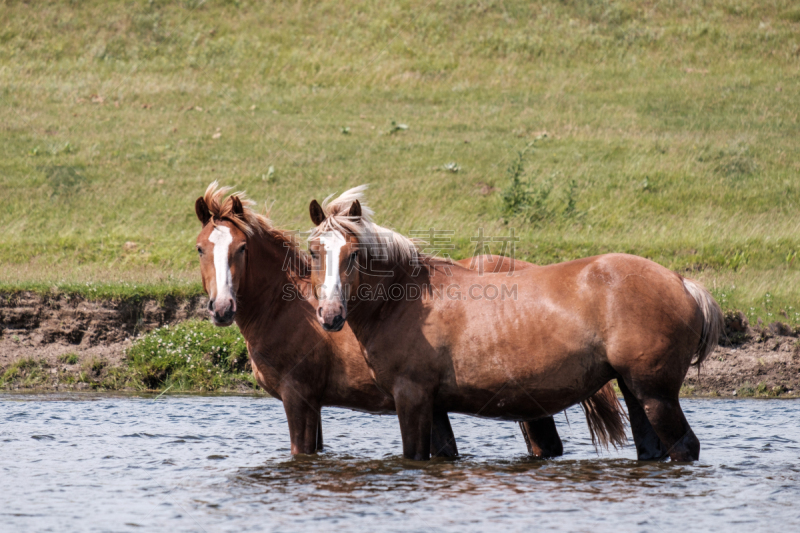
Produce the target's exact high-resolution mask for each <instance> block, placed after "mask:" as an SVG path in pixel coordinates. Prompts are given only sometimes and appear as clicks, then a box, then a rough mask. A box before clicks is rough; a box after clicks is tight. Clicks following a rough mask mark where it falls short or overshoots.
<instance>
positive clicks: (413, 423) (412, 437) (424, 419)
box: [392, 380, 433, 461]
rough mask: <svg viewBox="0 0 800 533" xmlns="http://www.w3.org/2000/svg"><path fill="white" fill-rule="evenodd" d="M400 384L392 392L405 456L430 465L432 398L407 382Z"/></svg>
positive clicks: (425, 391)
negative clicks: (428, 461)
mask: <svg viewBox="0 0 800 533" xmlns="http://www.w3.org/2000/svg"><path fill="white" fill-rule="evenodd" d="M398 381H399V383H397V384H396V385H395V386H394V389H393V391H392V392H393V396H394V404H395V409H396V410H397V418H398V420H399V421H400V434H401V435H402V438H403V456H405V457H406V459H413V460H415V461H427V460H428V459H430V457H431V428H432V426H433V395H432V394H431V393H429V392H428V391H427V390H425V389H424V388H423V387H421V386H419V385H416V384H414V383H412V382H410V381H408V380H398Z"/></svg>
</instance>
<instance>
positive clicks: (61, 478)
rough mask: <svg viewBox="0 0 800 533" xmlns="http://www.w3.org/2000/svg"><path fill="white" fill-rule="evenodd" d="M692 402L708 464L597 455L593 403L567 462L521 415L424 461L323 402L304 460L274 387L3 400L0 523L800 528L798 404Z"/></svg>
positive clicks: (389, 427)
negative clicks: (292, 442)
mask: <svg viewBox="0 0 800 533" xmlns="http://www.w3.org/2000/svg"><path fill="white" fill-rule="evenodd" d="M684 405H685V407H686V409H685V410H686V412H687V418H688V419H689V421H690V423H691V424H692V425H693V427H694V428H695V432H696V433H697V435H698V437H699V438H700V440H701V442H702V452H701V460H700V461H699V462H697V463H696V464H691V465H686V464H675V465H673V464H665V463H640V462H638V461H636V460H635V452H634V450H633V446H627V447H626V448H624V449H622V450H619V451H613V452H605V451H604V452H601V453H599V454H598V453H596V452H595V450H594V448H593V446H592V444H591V441H590V439H589V436H588V433H587V431H586V429H585V426H584V425H583V424H580V423H578V422H577V421H578V420H580V419H581V416H580V411H579V410H572V411H570V413H569V415H570V418H571V419H572V421H573V424H571V425H570V424H567V423H566V422H565V418H564V417H563V416H559V417H558V420H557V423H558V428H559V431H560V432H561V435H562V437H563V440H564V443H565V451H566V454H565V456H564V457H562V458H559V459H556V460H547V461H541V460H533V459H530V458H528V457H527V456H526V455H525V445H524V442H523V440H522V437H521V435H520V433H519V431H518V429H517V426H516V425H515V424H512V423H505V422H494V421H487V420H480V419H475V418H469V417H464V416H453V417H452V419H453V429H454V432H455V434H456V436H457V437H458V439H459V449H460V450H461V451H462V453H463V454H464V455H463V456H462V457H461V458H459V459H457V460H442V459H437V460H433V461H431V462H430V463H427V464H424V463H415V462H410V461H407V460H405V459H403V458H402V457H401V456H400V454H399V451H400V435H399V431H398V428H397V421H396V419H395V418H394V417H388V416H369V415H365V414H361V413H356V412H351V411H346V410H341V409H325V410H324V411H323V424H324V427H323V430H324V438H325V443H326V449H325V451H324V452H323V453H321V454H319V455H317V456H302V457H292V456H291V455H290V454H289V443H288V432H287V429H286V418H285V414H284V410H283V407H282V405H281V404H280V402H278V401H276V400H272V399H264V398H252V397H205V398H204V397H197V396H190V397H177V396H173V397H162V398H161V399H160V400H159V401H158V402H153V401H151V400H149V399H144V398H137V397H115V398H111V397H103V396H95V397H89V396H80V395H74V396H70V395H63V394H62V395H58V396H56V397H48V396H46V395H37V396H19V395H0V419H2V420H3V421H4V423H3V424H2V426H0V437H2V440H0V442H2V452H3V453H2V454H0V472H2V475H1V476H0V494H1V495H2V496H0V509H3V512H2V516H3V521H2V522H3V529H6V528H7V529H8V530H42V531H45V530H52V531H61V530H70V531H95V530H96V531H104V530H115V531H116V530H119V531H125V530H136V529H144V530H148V531H149V530H169V531H171V532H172V531H175V532H180V531H237V532H238V531H245V532H247V531H300V530H308V529H314V530H339V529H357V528H361V529H365V530H378V529H380V530H383V531H400V530H402V531H431V530H434V531H443V530H458V531H483V530H486V529H487V528H489V527H491V528H492V529H504V530H520V531H521V530H529V529H531V526H532V525H533V526H535V527H536V529H545V530H554V531H592V532H598V531H613V532H615V533H616V532H618V531H626V530H634V531H651V530H666V529H676V528H692V529H696V530H703V531H731V530H747V531H750V530H753V529H762V528H765V527H766V524H780V528H781V529H783V530H797V529H798V528H800V514H799V513H798V512H797V511H796V506H795V505H796V502H797V501H798V500H799V499H800V466H798V461H797V459H798V443H799V442H800V428H798V424H797V422H796V412H797V407H798V406H800V403H798V402H790V401H774V402H764V401H744V400H738V401H731V400H707V401H685V402H684ZM34 441H37V442H34Z"/></svg>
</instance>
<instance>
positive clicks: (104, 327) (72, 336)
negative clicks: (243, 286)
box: [0, 292, 206, 390]
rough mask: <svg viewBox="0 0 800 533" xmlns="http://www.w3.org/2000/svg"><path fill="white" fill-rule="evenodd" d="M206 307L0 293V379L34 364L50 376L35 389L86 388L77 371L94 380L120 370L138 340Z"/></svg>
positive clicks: (196, 302) (200, 301) (197, 302)
mask: <svg viewBox="0 0 800 533" xmlns="http://www.w3.org/2000/svg"><path fill="white" fill-rule="evenodd" d="M205 304H206V300H205V298H190V299H180V300H178V299H175V298H167V299H165V300H164V301H161V302H159V301H156V300H148V299H128V300H118V301H108V300H106V301H91V300H87V299H84V298H82V297H77V296H66V295H52V296H42V295H38V294H34V293H30V292H19V293H14V294H0V376H2V375H3V374H4V373H5V371H6V370H7V369H9V368H10V367H11V366H12V365H13V364H14V363H16V362H18V361H21V360H26V359H33V360H35V361H36V362H37V363H39V364H40V366H41V367H42V368H43V369H45V371H47V372H50V373H51V374H52V379H39V380H37V382H36V384H35V385H34V387H35V388H36V389H38V390H48V389H52V390H64V389H78V390H80V389H84V388H89V384H88V383H87V382H86V380H85V379H81V378H80V377H79V376H80V374H81V372H90V373H93V374H94V375H93V376H92V377H94V378H97V377H100V374H107V373H108V372H109V371H111V370H113V369H115V368H120V367H123V366H124V365H125V360H124V358H125V350H126V349H127V348H128V347H129V346H130V345H131V343H132V342H133V340H134V339H135V338H136V337H137V336H138V335H141V334H143V333H146V332H148V331H150V330H152V329H154V328H157V327H160V326H164V325H166V324H174V323H177V322H180V321H182V320H186V319H189V318H199V317H203V316H205V313H204V309H205ZM69 356H75V357H69ZM67 361H70V362H67ZM72 361H74V362H72Z"/></svg>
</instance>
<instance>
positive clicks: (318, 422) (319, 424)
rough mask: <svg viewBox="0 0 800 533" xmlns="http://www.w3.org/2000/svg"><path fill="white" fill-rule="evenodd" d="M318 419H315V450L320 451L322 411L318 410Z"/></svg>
mask: <svg viewBox="0 0 800 533" xmlns="http://www.w3.org/2000/svg"><path fill="white" fill-rule="evenodd" d="M319 415H320V416H319V419H318V420H317V449H316V450H314V451H315V452H321V451H322V412H321V411H320V414H319Z"/></svg>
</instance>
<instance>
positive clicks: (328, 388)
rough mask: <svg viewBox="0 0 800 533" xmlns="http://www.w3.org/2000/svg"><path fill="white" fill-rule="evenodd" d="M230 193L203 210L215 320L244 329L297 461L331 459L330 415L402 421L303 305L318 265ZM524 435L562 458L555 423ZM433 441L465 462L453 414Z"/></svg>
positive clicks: (348, 346) (205, 268)
mask: <svg viewBox="0 0 800 533" xmlns="http://www.w3.org/2000/svg"><path fill="white" fill-rule="evenodd" d="M230 190H231V189H230V188H229V187H222V188H220V187H219V186H218V184H217V183H216V182H214V183H212V184H211V185H210V186H209V187H208V189H207V190H206V192H205V194H204V195H203V196H201V197H200V198H198V199H197V201H196V203H195V212H196V214H197V217H198V219H199V220H200V222H201V223H202V230H201V231H200V234H199V235H198V237H197V244H196V247H197V251H198V254H199V259H200V269H201V276H202V280H203V288H204V290H205V292H206V293H207V294H208V295H209V302H208V311H209V314H210V316H211V319H212V321H213V322H214V324H216V325H218V326H229V325H231V324H232V323H233V322H236V324H237V325H238V326H239V329H240V330H241V332H242V335H243V336H244V338H245V340H246V341H247V349H248V352H249V354H250V361H251V365H252V368H253V374H254V375H255V378H256V381H257V382H258V384H259V385H260V386H261V387H262V388H263V389H264V390H266V391H267V392H268V393H269V394H271V395H272V396H274V397H276V398H278V399H279V400H282V402H283V405H284V409H285V410H286V418H287V420H288V423H289V436H290V440H291V451H292V453H293V454H298V453H305V454H310V453H314V452H316V451H318V450H321V449H322V421H321V416H320V410H321V408H322V406H336V407H345V408H350V409H356V410H360V411H366V412H370V413H393V412H394V411H395V407H394V400H393V399H392V397H391V396H389V395H387V394H386V393H384V392H383V391H381V390H380V389H379V388H378V387H377V386H376V385H375V383H374V381H373V379H372V377H371V375H370V372H369V369H368V368H367V365H366V363H365V361H364V358H363V356H362V355H361V350H360V348H359V346H358V343H357V341H356V339H355V337H354V336H353V334H352V333H351V332H350V331H349V328H346V327H345V329H344V331H343V332H342V333H338V334H336V335H335V336H332V335H330V334H329V333H327V332H325V331H324V330H323V328H322V327H321V326H320V324H319V323H318V322H317V320H316V318H315V304H314V305H312V303H310V302H309V301H307V299H306V298H304V297H303V296H304V295H307V294H309V293H310V292H311V291H310V282H309V259H308V256H307V254H305V253H304V252H303V251H302V250H300V249H299V247H298V245H297V242H296V240H295V239H294V238H293V234H292V233H290V232H287V231H283V230H280V229H278V228H276V227H275V226H274V225H273V223H272V222H271V221H270V220H269V218H267V217H266V216H263V215H259V214H257V213H256V212H255V211H253V210H252V208H251V206H252V205H253V203H254V202H252V201H250V200H248V199H247V198H246V197H245V196H244V195H243V194H242V193H234V194H232V195H229V196H227V197H226V195H227V194H228V193H229V192H230ZM468 261H471V263H472V265H471V266H472V267H474V268H480V269H484V268H485V269H486V270H490V271H495V272H504V271H507V270H509V269H511V268H514V266H515V265H514V262H513V261H510V260H509V259H507V258H500V257H494V256H481V257H476V258H473V259H472V260H468ZM465 264H466V262H465ZM526 265H527V264H525V263H523V262H520V263H519V264H518V265H517V266H516V268H523V267H524V266H526ZM608 394H609V391H604V392H603V393H602V394H600V393H599V394H598V399H597V401H596V403H597V404H598V405H604V404H605V403H607V402H608V400H607V398H606V397H607V396H608ZM611 394H613V391H612V392H611ZM521 425H522V430H523V435H524V436H525V440H526V443H527V444H528V448H529V450H530V453H531V454H532V455H536V456H540V457H552V456H555V455H560V454H561V451H562V445H561V440H560V439H559V437H558V433H557V431H556V428H555V424H554V423H553V420H552V418H550V419H549V420H548V419H545V420H537V421H535V422H530V423H528V422H525V423H522V424H521ZM430 438H431V442H430V446H431V448H432V449H433V450H434V454H435V455H439V456H445V457H452V456H456V455H457V454H458V449H457V446H456V442H455V439H454V437H453V432H452V429H451V426H450V421H449V419H448V416H447V412H446V411H437V412H436V413H434V414H433V422H432V427H431V431H430Z"/></svg>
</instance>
